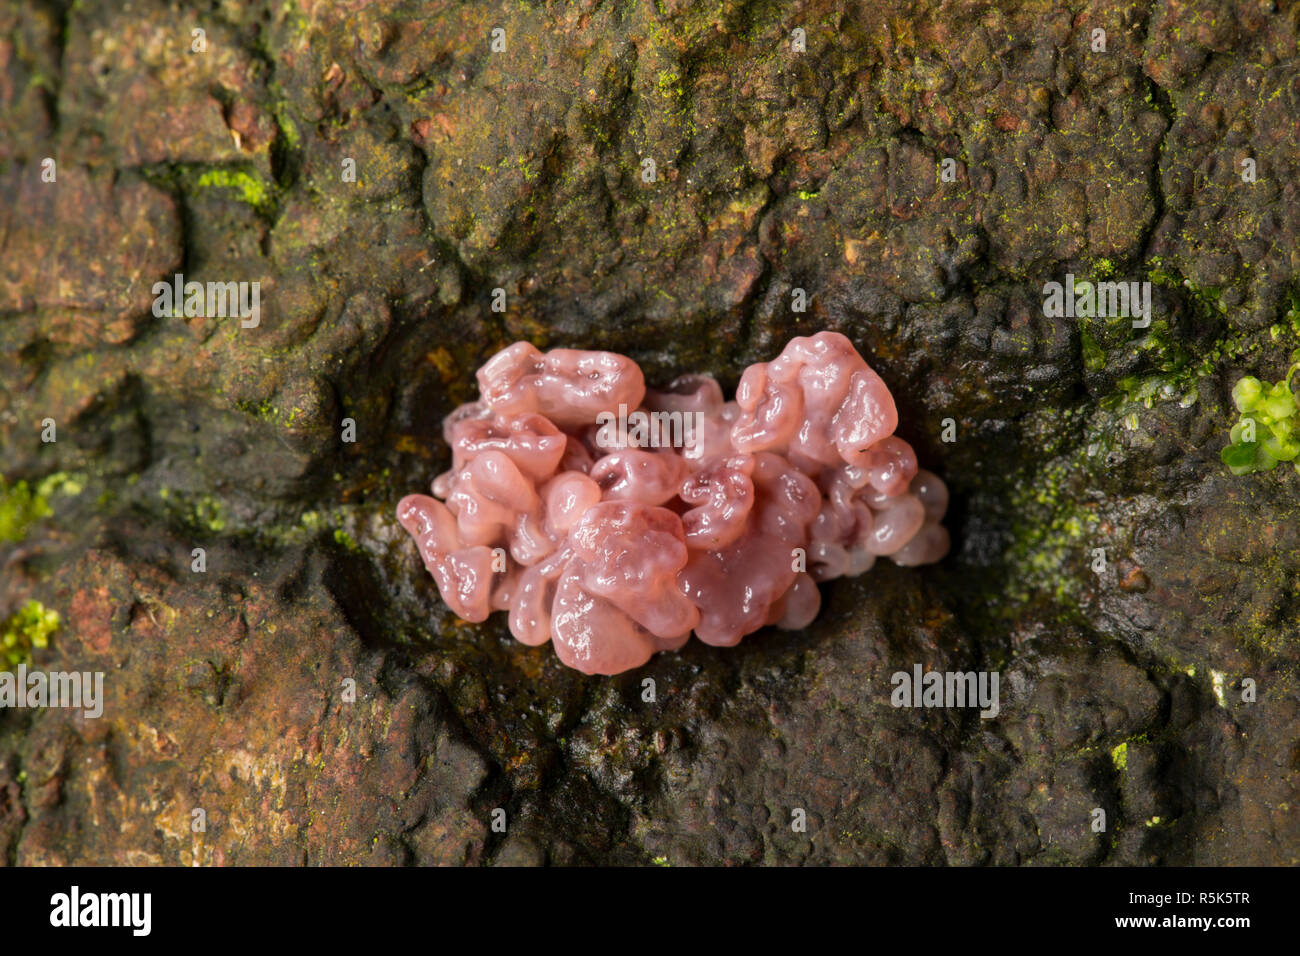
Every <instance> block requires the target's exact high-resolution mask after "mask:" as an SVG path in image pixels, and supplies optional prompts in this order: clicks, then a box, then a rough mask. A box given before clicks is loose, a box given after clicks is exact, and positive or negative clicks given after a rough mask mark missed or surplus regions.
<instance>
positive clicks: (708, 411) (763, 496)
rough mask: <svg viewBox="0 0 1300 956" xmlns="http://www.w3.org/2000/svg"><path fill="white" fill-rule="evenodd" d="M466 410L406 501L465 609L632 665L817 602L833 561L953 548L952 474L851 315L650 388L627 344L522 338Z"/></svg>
mask: <svg viewBox="0 0 1300 956" xmlns="http://www.w3.org/2000/svg"><path fill="white" fill-rule="evenodd" d="M478 382H479V390H480V395H481V398H480V399H479V400H478V401H476V402H472V403H469V404H467V405H463V406H461V407H460V408H458V409H456V410H455V411H453V412H452V413H451V414H450V415H448V416H447V420H446V422H445V423H444V436H445V438H446V440H447V443H448V444H449V445H450V446H451V452H452V467H451V469H450V471H448V472H447V473H445V474H443V475H440V476H439V477H438V478H436V479H435V480H434V482H433V487H432V491H433V496H432V497H431V496H429V495H408V496H407V497H405V498H403V499H402V501H401V502H400V503H399V504H398V508H397V517H398V520H399V521H400V523H401V525H402V527H403V528H405V529H406V531H407V532H408V533H409V534H410V535H411V537H412V538H413V539H414V541H415V544H416V547H417V549H418V550H419V553H420V557H421V558H422V559H423V561H424V564H425V567H426V568H427V569H428V571H429V573H430V574H431V575H432V576H433V579H434V581H436V582H437V585H438V590H439V591H440V592H441V594H442V597H443V600H444V601H446V603H447V605H448V606H449V607H450V608H451V609H452V610H453V611H454V612H455V613H456V614H457V615H459V616H460V617H462V618H464V619H465V620H467V621H483V620H485V619H486V618H487V617H488V615H489V614H491V613H492V612H493V611H498V610H500V611H505V612H507V620H508V622H509V627H510V630H511V633H513V634H514V636H515V637H516V638H517V639H518V640H520V641H522V642H523V643H525V644H533V645H537V644H543V643H546V642H547V641H550V642H551V644H552V646H553V647H554V648H555V652H556V654H558V655H559V657H560V659H561V660H562V661H563V662H564V663H565V664H567V665H569V666H570V667H574V668H577V669H578V670H580V671H583V672H584V673H588V674H616V673H619V672H621V671H625V670H628V669H630V668H634V667H638V666H640V665H642V664H644V663H645V662H646V661H647V660H648V659H649V658H650V656H651V655H653V654H655V653H657V652H658V651H663V650H676V649H677V648H680V647H681V646H682V645H683V644H685V643H686V641H687V640H688V639H689V638H690V635H691V633H692V632H694V633H695V635H696V636H697V637H698V638H699V639H700V640H702V641H704V642H705V643H707V644H713V645H719V646H730V645H734V644H737V643H739V642H740V640H741V639H742V638H743V637H745V635H747V634H751V633H753V632H754V631H756V630H758V629H759V628H761V627H763V626H765V625H768V624H772V625H776V626H777V627H782V628H790V629H797V628H802V627H806V626H807V625H808V624H809V623H811V622H812V620H813V619H814V618H815V617H816V616H817V612H818V610H819V608H820V605H821V595H820V593H819V591H818V588H817V583H818V582H822V581H829V580H832V579H834V578H837V577H841V576H844V575H858V574H863V573H865V572H866V571H868V570H870V569H871V567H872V565H873V564H874V563H875V562H876V560H877V559H879V558H882V557H884V558H888V559H890V560H892V561H894V562H895V563H896V564H900V565H908V566H910V565H919V564H927V563H931V562H934V561H938V560H940V559H941V558H942V557H943V556H944V555H945V554H947V552H948V547H949V539H948V532H947V531H946V530H945V529H944V527H943V525H942V524H941V523H940V522H941V520H942V518H943V516H944V512H945V510H946V508H947V504H948V491H947V488H946V486H945V485H944V483H943V481H942V480H941V479H940V478H939V477H938V476H937V475H935V474H933V473H931V472H928V471H925V470H923V469H920V468H918V466H917V460H916V455H915V453H914V452H913V450H912V448H911V446H909V445H908V444H907V442H905V441H903V440H902V439H900V438H898V437H897V436H896V435H894V430H895V428H896V427H897V425H898V412H897V409H896V407H895V405H894V400H893V397H892V395H891V394H890V392H889V389H888V388H887V387H886V386H885V383H884V382H883V381H882V380H881V378H880V376H879V375H877V374H876V373H875V372H874V371H873V370H872V369H871V368H870V367H869V366H868V365H867V363H866V362H865V361H864V360H863V359H862V357H861V356H860V355H859V354H858V353H857V350H856V349H854V347H853V345H852V343H851V342H850V341H849V340H848V339H847V338H845V337H844V336H843V335H840V334H839V333H836V332H821V333H818V334H817V335H813V336H808V337H799V338H795V339H792V340H791V341H790V342H789V343H788V344H787V345H786V347H785V349H784V350H783V351H782V352H781V354H780V355H779V356H777V357H776V358H775V359H774V360H772V361H770V362H761V363H758V364H755V365H752V366H750V367H749V368H748V369H747V370H746V371H745V373H744V375H743V376H742V378H741V381H740V385H739V388H738V389H737V394H736V399H735V400H734V401H730V402H729V401H726V400H725V399H724V397H723V393H722V389H721V388H720V387H719V385H718V383H717V382H716V381H714V380H713V379H712V378H710V377H709V376H707V375H689V376H685V377H683V378H679V379H677V380H676V381H674V382H673V383H671V384H670V385H669V386H668V387H667V388H665V389H663V390H653V389H651V390H648V389H647V388H646V384H645V378H644V376H643V375H642V373H641V369H640V368H639V367H638V366H637V365H636V363H635V362H633V361H632V360H631V359H629V358H627V357H625V356H621V355H616V354H614V353H611V352H594V351H583V350H579V349H553V350H551V351H549V352H541V351H539V350H538V349H536V348H534V347H533V346H532V345H529V344H528V343H526V342H517V343H515V344H514V345H512V346H510V347H509V348H507V349H504V350H503V351H501V352H499V353H497V354H496V355H495V356H493V357H492V358H491V359H490V360H489V361H488V362H487V363H486V364H485V365H484V366H483V367H482V368H481V369H480V370H479V372H478Z"/></svg>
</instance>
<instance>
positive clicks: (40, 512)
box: [0, 478, 54, 541]
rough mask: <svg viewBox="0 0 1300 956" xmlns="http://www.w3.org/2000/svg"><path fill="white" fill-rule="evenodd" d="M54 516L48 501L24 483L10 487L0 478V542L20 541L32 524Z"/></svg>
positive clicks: (17, 483)
mask: <svg viewBox="0 0 1300 956" xmlns="http://www.w3.org/2000/svg"><path fill="white" fill-rule="evenodd" d="M52 514H54V511H53V509H51V508H50V503H49V501H48V500H47V499H46V498H45V496H44V495H42V494H41V493H40V491H39V490H37V491H33V490H32V489H31V488H30V487H29V486H28V484H27V482H25V481H19V482H16V483H15V484H14V485H13V486H12V487H10V486H9V485H7V484H5V480H4V479H3V478H0V541H22V540H23V539H24V538H25V537H27V529H28V528H29V527H30V526H31V524H32V522H34V521H38V520H40V519H41V518H48V517H49V516H50V515H52Z"/></svg>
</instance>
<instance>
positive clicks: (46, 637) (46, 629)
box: [0, 601, 59, 671]
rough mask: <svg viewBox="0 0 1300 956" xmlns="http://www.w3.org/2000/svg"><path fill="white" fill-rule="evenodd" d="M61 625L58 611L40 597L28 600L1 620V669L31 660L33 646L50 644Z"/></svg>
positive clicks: (7, 668)
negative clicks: (43, 602) (42, 601)
mask: <svg viewBox="0 0 1300 956" xmlns="http://www.w3.org/2000/svg"><path fill="white" fill-rule="evenodd" d="M58 629H59V612H58V611H51V610H50V609H49V608H47V607H46V606H45V605H44V604H42V603H41V602H40V601H28V602H27V603H26V604H24V605H23V606H22V607H21V608H19V609H18V610H17V611H15V612H14V613H13V614H10V615H9V617H7V618H5V620H4V623H3V624H0V670H7V671H11V670H14V669H15V668H17V667H18V665H19V664H30V663H31V660H32V649H33V648H38V647H48V646H49V643H50V635H52V634H53V633H54V632H55V631H57V630H58Z"/></svg>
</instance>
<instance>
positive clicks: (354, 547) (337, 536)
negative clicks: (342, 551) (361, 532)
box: [334, 528, 361, 554]
mask: <svg viewBox="0 0 1300 956" xmlns="http://www.w3.org/2000/svg"><path fill="white" fill-rule="evenodd" d="M334 541H335V543H336V544H340V545H342V546H343V547H344V548H346V549H347V550H349V551H351V552H352V553H353V554H356V553H358V552H359V551H360V550H361V545H359V544H357V539H356V538H354V537H352V535H350V534H348V533H347V532H346V531H344V530H343V529H342V528H335V529H334Z"/></svg>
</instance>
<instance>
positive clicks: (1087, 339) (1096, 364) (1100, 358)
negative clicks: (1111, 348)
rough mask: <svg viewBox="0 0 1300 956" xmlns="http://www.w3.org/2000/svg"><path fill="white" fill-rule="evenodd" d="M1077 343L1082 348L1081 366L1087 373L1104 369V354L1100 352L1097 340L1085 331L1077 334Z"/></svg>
mask: <svg viewBox="0 0 1300 956" xmlns="http://www.w3.org/2000/svg"><path fill="white" fill-rule="evenodd" d="M1079 342H1080V344H1081V345H1082V346H1083V365H1084V368H1086V369H1087V370H1088V371H1089V372H1100V371H1101V370H1102V369H1104V368H1105V367H1106V353H1105V352H1103V351H1102V350H1101V346H1100V345H1098V344H1097V340H1096V339H1094V338H1093V337H1092V335H1091V334H1089V332H1088V330H1087V329H1084V330H1083V331H1082V332H1080V333H1079Z"/></svg>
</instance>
